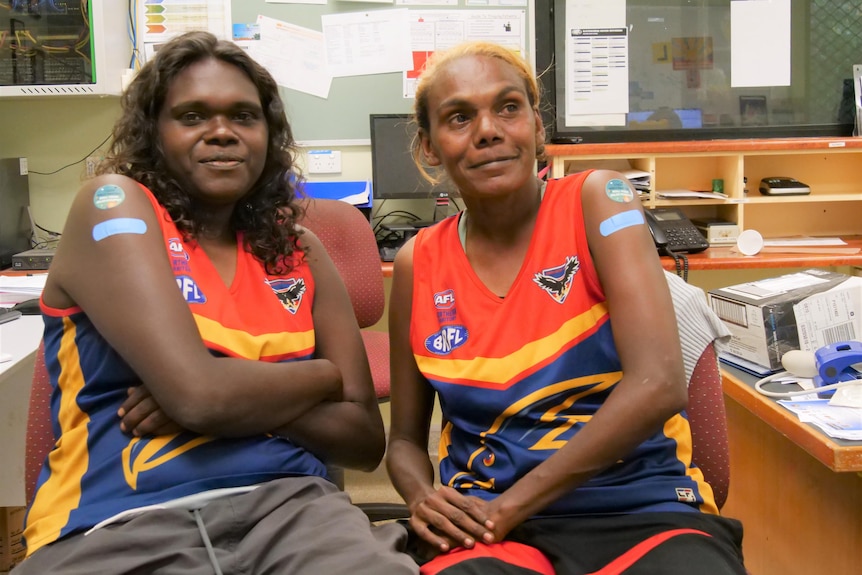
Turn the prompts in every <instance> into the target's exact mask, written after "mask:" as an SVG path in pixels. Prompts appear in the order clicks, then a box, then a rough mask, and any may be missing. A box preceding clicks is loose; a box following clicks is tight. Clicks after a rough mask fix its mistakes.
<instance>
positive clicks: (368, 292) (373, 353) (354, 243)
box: [301, 198, 389, 401]
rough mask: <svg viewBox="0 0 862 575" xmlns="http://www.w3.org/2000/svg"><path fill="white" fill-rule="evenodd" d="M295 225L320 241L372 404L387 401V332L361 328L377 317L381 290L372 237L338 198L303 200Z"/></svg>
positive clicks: (364, 221) (367, 226)
mask: <svg viewBox="0 0 862 575" xmlns="http://www.w3.org/2000/svg"><path fill="white" fill-rule="evenodd" d="M303 207H304V208H305V217H304V218H303V219H302V221H301V224H302V225H303V226H305V227H307V228H308V229H310V230H311V231H313V232H314V234H315V235H316V236H317V237H318V238H320V241H321V242H322V243H323V247H325V248H326V251H327V252H328V253H329V257H330V258H332V261H333V263H334V264H335V267H336V268H337V269H338V273H339V275H340V276H341V279H342V281H344V285H345V286H346V287H347V293H348V294H349V295H350V303H352V304H353V312H354V313H355V314H356V321H357V322H358V323H359V328H360V329H361V330H362V332H361V333H362V341H363V343H365V351H366V353H367V354H368V363H369V365H370V366H371V378H372V380H373V381H374V390H375V392H376V393H377V399H378V401H386V400H388V399H389V333H388V332H385V331H374V330H369V329H365V328H368V327H371V326H373V325H374V324H376V323H377V322H378V321H380V319H381V318H382V317H383V311H384V309H385V308H386V290H385V288H384V286H383V270H382V268H381V267H380V251H379V250H378V249H377V239H376V238H375V236H374V231H373V230H372V229H371V225H370V224H369V222H368V219H367V218H366V217H365V216H364V215H363V214H362V212H360V211H359V209H358V208H356V207H354V206H352V205H350V204H348V203H346V202H342V201H339V200H327V199H320V198H316V199H315V198H311V199H308V200H306V201H304V202H303Z"/></svg>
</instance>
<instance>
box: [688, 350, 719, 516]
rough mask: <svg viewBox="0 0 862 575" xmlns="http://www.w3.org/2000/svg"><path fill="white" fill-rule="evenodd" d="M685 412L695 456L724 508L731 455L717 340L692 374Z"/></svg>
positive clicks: (705, 352)
mask: <svg viewBox="0 0 862 575" xmlns="http://www.w3.org/2000/svg"><path fill="white" fill-rule="evenodd" d="M686 413H687V414H688V422H689V425H690V426H691V442H692V459H693V460H694V463H695V464H696V465H697V466H698V467H699V468H700V470H701V471H702V472H703V476H704V478H705V479H706V482H707V483H709V484H710V486H711V487H712V492H713V496H714V497H715V504H716V506H717V507H718V508H719V509H721V508H722V507H723V506H724V502H725V501H726V500H727V492H728V489H729V488H730V457H729V455H728V438H727V417H726V415H725V408H724V394H723V392H722V389H721V372H720V371H719V368H718V356H717V355H716V353H715V345H714V344H710V345H707V346H706V348H704V350H703V353H701V355H700V358H699V359H698V361H697V364H696V365H695V368H694V371H693V372H692V374H691V381H689V385H688V406H687V407H686Z"/></svg>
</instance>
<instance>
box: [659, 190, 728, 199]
mask: <svg viewBox="0 0 862 575" xmlns="http://www.w3.org/2000/svg"><path fill="white" fill-rule="evenodd" d="M656 195H657V196H658V197H659V198H664V199H666V200H676V199H680V198H701V199H705V200H726V199H727V195H726V194H722V193H719V192H698V191H695V190H660V191H658V190H657V191H656Z"/></svg>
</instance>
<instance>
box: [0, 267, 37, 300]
mask: <svg viewBox="0 0 862 575" xmlns="http://www.w3.org/2000/svg"><path fill="white" fill-rule="evenodd" d="M47 280H48V274H47V273H37V274H32V275H26V276H3V275H0V304H15V303H18V302H22V301H26V300H28V299H33V298H34V297H39V296H40V295H42V290H43V289H44V288H45V282H46V281H47Z"/></svg>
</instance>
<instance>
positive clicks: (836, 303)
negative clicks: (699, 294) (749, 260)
mask: <svg viewBox="0 0 862 575" xmlns="http://www.w3.org/2000/svg"><path fill="white" fill-rule="evenodd" d="M708 298H709V305H710V307H712V309H713V310H714V311H715V312H716V313H717V314H718V316H719V317H720V318H721V319H722V320H723V321H724V323H725V325H727V327H728V329H730V332H731V334H732V337H731V341H730V343H729V344H728V345H727V347H726V351H728V352H729V353H731V354H733V355H735V356H738V357H741V358H742V359H745V360H748V361H751V362H754V363H756V364H758V365H761V366H763V367H765V368H768V369H771V370H779V369H782V366H781V357H782V356H783V355H784V354H785V353H787V352H788V351H790V350H792V349H803V350H806V351H814V350H816V349H818V348H820V347H822V346H824V345H827V344H830V343H835V342H836V341H847V340H856V339H857V338H858V334H859V333H860V315H862V278H858V277H854V276H849V275H846V274H841V273H836V272H830V271H826V270H821V269H810V270H805V271H803V272H798V273H793V274H787V275H783V276H778V277H774V278H768V279H764V280H760V281H755V282H748V283H744V284H737V285H734V286H729V287H726V288H720V289H714V290H710V291H709V294H708Z"/></svg>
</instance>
